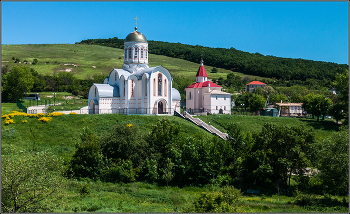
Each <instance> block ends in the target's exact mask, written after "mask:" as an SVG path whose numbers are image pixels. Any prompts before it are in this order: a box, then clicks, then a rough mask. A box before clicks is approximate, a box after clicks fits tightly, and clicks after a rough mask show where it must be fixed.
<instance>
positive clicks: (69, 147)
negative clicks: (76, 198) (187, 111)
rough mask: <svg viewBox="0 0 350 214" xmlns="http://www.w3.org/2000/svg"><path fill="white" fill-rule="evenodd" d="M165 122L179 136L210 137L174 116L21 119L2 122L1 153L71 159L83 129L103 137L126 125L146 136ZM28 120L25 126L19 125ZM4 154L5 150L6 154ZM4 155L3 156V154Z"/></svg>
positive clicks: (91, 116)
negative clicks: (177, 129)
mask: <svg viewBox="0 0 350 214" xmlns="http://www.w3.org/2000/svg"><path fill="white" fill-rule="evenodd" d="M164 117H166V118H168V119H169V120H170V121H171V122H173V123H178V124H179V125H180V127H181V130H180V131H181V132H183V133H185V134H187V135H190V136H193V135H199V136H202V137H212V136H213V135H211V134H210V133H208V132H206V131H205V130H204V129H201V128H199V127H197V126H195V125H194V124H193V123H191V122H189V121H187V120H184V119H182V118H179V117H176V116H154V115H150V116H144V115H123V114H100V115H84V114H79V115H61V116H57V117H52V121H49V122H47V123H42V122H40V121H38V119H37V118H28V117H26V118H24V117H23V116H15V117H13V119H14V122H15V123H14V124H9V125H5V122H4V120H2V128H1V131H2V136H1V137H2V138H1V140H2V145H1V146H2V151H4V150H3V149H4V148H7V147H13V146H15V147H16V148H17V150H21V149H23V150H27V151H32V150H34V151H45V150H48V151H50V152H53V153H54V154H56V155H58V156H61V157H64V158H70V157H71V156H72V155H73V153H74V150H75V148H74V144H75V143H77V142H80V133H81V132H82V130H83V127H89V128H90V130H92V131H93V132H94V133H96V134H97V135H98V136H104V135H106V134H107V133H108V132H110V131H111V130H112V129H113V127H114V126H115V125H116V124H117V123H121V122H123V123H128V124H133V125H134V126H138V128H139V129H141V130H142V131H144V132H145V134H146V133H149V132H150V131H151V128H152V126H153V125H154V124H156V122H157V121H158V120H160V119H162V118H164ZM23 120H27V122H25V123H24V122H22V121H23ZM5 151H7V150H5ZM3 154H4V153H3Z"/></svg>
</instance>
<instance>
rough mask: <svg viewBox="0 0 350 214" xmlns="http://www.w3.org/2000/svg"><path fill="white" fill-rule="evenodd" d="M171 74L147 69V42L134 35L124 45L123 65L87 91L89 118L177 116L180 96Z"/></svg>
mask: <svg viewBox="0 0 350 214" xmlns="http://www.w3.org/2000/svg"><path fill="white" fill-rule="evenodd" d="M172 81H173V79H172V77H171V74H170V72H169V71H168V70H167V69H166V68H164V67H162V66H156V67H149V66H148V42H147V39H146V37H145V36H144V35H143V34H142V33H140V32H138V31H137V27H135V31H134V32H132V33H130V34H129V35H128V36H127V37H126V38H125V41H124V65H123V68H122V69H114V70H112V71H111V73H110V74H109V77H106V79H105V80H104V81H103V84H97V83H94V84H93V85H92V86H91V88H90V91H89V106H88V108H89V114H106V113H107V114H109V113H123V114H174V110H176V111H179V112H180V100H181V97H180V93H179V91H178V90H176V89H175V88H172Z"/></svg>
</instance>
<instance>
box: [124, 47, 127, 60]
mask: <svg viewBox="0 0 350 214" xmlns="http://www.w3.org/2000/svg"><path fill="white" fill-rule="evenodd" d="M127 52H128V50H127V49H126V48H125V49H124V58H125V59H126V57H127V56H128V55H127Z"/></svg>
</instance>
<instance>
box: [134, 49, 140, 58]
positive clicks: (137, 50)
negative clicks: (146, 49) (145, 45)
mask: <svg viewBox="0 0 350 214" xmlns="http://www.w3.org/2000/svg"><path fill="white" fill-rule="evenodd" d="M137 52H139V49H138V48H135V57H134V58H135V59H136V58H137Z"/></svg>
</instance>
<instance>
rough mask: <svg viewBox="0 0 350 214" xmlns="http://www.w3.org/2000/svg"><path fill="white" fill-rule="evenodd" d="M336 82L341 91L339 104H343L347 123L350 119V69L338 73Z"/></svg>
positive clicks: (338, 89)
mask: <svg viewBox="0 0 350 214" xmlns="http://www.w3.org/2000/svg"><path fill="white" fill-rule="evenodd" d="M334 84H335V88H336V90H337V91H338V92H339V101H338V104H339V105H341V106H342V110H343V111H342V114H343V116H344V117H345V123H346V124H347V123H348V121H349V114H348V112H349V71H348V70H347V69H344V71H343V72H342V73H341V74H337V75H336V78H335V81H334Z"/></svg>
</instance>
